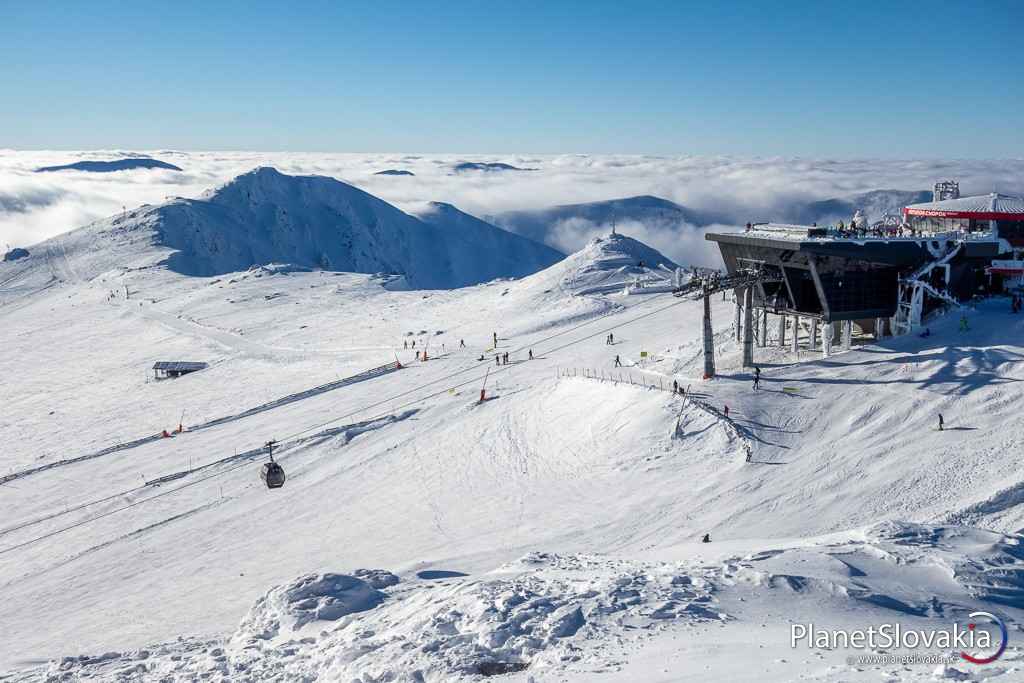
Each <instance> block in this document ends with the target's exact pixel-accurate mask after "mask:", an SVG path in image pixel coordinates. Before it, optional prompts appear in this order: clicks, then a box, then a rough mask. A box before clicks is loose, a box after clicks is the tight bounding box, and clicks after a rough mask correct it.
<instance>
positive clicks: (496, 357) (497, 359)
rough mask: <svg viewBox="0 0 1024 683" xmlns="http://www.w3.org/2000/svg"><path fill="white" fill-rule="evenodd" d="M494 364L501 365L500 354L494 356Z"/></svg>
mask: <svg viewBox="0 0 1024 683" xmlns="http://www.w3.org/2000/svg"><path fill="white" fill-rule="evenodd" d="M494 364H495V365H501V354H500V353H496V354H494Z"/></svg>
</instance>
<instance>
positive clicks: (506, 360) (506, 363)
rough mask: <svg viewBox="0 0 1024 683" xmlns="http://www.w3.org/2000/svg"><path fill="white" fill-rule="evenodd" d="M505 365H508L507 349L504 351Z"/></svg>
mask: <svg viewBox="0 0 1024 683" xmlns="http://www.w3.org/2000/svg"><path fill="white" fill-rule="evenodd" d="M505 365H508V351H506V352H505Z"/></svg>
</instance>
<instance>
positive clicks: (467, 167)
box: [452, 161, 537, 173]
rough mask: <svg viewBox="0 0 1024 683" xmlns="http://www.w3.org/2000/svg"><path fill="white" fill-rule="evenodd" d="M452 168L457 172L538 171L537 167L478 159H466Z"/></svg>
mask: <svg viewBox="0 0 1024 683" xmlns="http://www.w3.org/2000/svg"><path fill="white" fill-rule="evenodd" d="M452 170H453V171H455V172H456V173H465V172H467V171H484V172H488V173H493V172H496V171H536V170H537V169H535V168H519V167H518V166H513V165H512V164H503V163H500V162H476V161H464V162H462V163H461V164H455V165H454V166H452Z"/></svg>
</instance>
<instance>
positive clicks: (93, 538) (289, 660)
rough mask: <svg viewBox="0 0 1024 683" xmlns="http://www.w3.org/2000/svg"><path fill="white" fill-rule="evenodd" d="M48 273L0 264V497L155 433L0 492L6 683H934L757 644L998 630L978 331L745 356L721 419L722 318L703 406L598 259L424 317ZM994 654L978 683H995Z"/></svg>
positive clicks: (1017, 516)
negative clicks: (852, 628)
mask: <svg viewBox="0 0 1024 683" xmlns="http://www.w3.org/2000/svg"><path fill="white" fill-rule="evenodd" d="M61 244H62V242H61V240H60V239H59V238H58V239H57V240H56V241H55V242H54V243H52V244H50V245H49V246H48V247H47V257H46V258H45V259H44V260H42V261H40V262H38V263H36V264H34V265H33V266H32V267H31V268H28V269H26V268H25V264H23V263H22V262H15V263H12V264H4V265H3V266H0V268H2V269H0V281H2V282H4V284H3V287H2V289H0V304H2V305H0V319H2V323H0V341H2V343H3V348H4V349H5V351H6V353H4V354H2V355H0V371H2V372H3V374H4V376H5V377H8V378H16V380H15V381H14V386H16V390H15V391H13V392H11V393H10V395H9V396H8V397H6V401H5V410H4V415H3V418H2V421H0V437H2V438H3V442H4V444H5V452H4V458H3V461H2V463H0V466H2V468H3V471H2V472H0V474H4V475H11V474H16V473H18V472H23V471H26V470H31V469H34V468H39V467H40V466H42V465H46V464H47V463H52V462H56V461H60V460H65V459H68V458H73V457H76V456H79V455H82V454H87V453H96V452H100V451H102V450H103V449H105V448H108V447H110V446H112V445H114V444H118V443H123V442H125V441H127V440H130V439H134V438H139V437H144V436H146V435H153V434H158V433H159V432H161V431H162V430H164V429H167V430H171V429H173V428H174V427H176V426H177V425H178V423H179V422H181V423H182V424H183V425H184V427H185V431H184V433H182V434H179V435H175V436H173V437H172V438H161V439H153V440H151V441H147V442H145V443H141V444H139V445H138V446H136V447H134V448H131V449H127V450H123V451H112V452H109V453H106V454H104V455H102V456H100V457H95V458H91V459H88V460H86V461H82V462H77V463H72V464H69V465H66V466H61V467H54V468H50V469H44V470H40V471H37V472H35V473H33V474H31V475H30V476H24V477H18V478H14V479H11V480H9V481H8V482H7V483H5V484H3V485H2V487H0V488H2V494H3V497H4V498H3V499H4V511H5V513H6V514H5V515H4V519H3V521H2V526H0V599H2V600H3V603H4V605H5V610H4V612H3V617H2V622H0V623H2V625H3V628H4V632H5V633H8V634H13V635H12V636H9V637H8V638H6V639H4V640H3V641H0V668H2V669H3V670H7V671H9V672H10V673H9V677H10V679H11V680H45V679H46V678H47V677H48V676H52V677H58V676H66V677H69V678H72V679H73V677H75V676H80V677H83V678H86V677H94V678H99V679H109V680H115V679H119V678H120V679H126V680H168V679H169V680H195V679H199V678H212V679H213V680H268V679H275V680H317V679H319V680H359V681H363V682H364V683H366V682H368V681H377V680H419V681H448V680H460V679H461V680H477V679H480V678H482V677H487V676H489V675H492V674H501V675H502V676H505V678H503V680H510V681H524V682H525V681H528V680H531V679H532V680H534V681H537V682H539V681H549V680H552V681H553V680H588V681H589V680H598V681H629V680H645V681H659V680H660V681H678V680H708V679H712V680H714V679H720V680H750V681H755V680H756V681H763V680H769V681H772V680H774V681H790V680H796V679H799V678H801V677H804V678H806V679H809V680H872V681H876V680H880V679H881V680H932V679H933V676H947V677H953V678H955V677H957V676H959V675H960V673H958V672H964V675H972V676H974V675H975V674H977V673H978V671H981V669H977V668H975V669H970V668H969V667H970V666H971V665H968V664H966V663H961V664H960V665H957V666H954V667H953V668H947V669H942V670H941V671H939V672H938V673H936V671H935V668H936V667H923V666H911V667H900V666H889V665H869V666H857V665H850V664H847V663H846V656H847V655H848V654H849V653H848V652H845V651H823V650H813V649H808V650H793V649H791V648H790V647H789V625H790V623H791V622H792V621H794V620H799V619H813V620H815V621H818V622H822V621H824V622H827V623H830V624H832V625H837V624H841V625H859V626H866V625H868V624H872V623H881V622H884V621H886V620H889V621H891V620H893V619H900V620H901V621H902V620H907V622H908V623H916V624H921V625H929V624H930V625H931V626H932V627H934V626H935V625H936V624H939V623H942V624H944V623H947V622H948V620H949V619H952V618H961V617H963V616H964V615H965V614H966V613H967V612H969V611H971V610H974V609H979V608H982V609H990V610H998V611H999V612H1000V613H1002V614H1005V615H1007V616H1008V617H1009V618H1010V621H1011V623H1012V624H1017V623H1020V618H1021V616H1022V615H1021V613H1020V609H1021V605H1022V603H1021V598H1020V590H1021V585H1022V581H1021V576H1022V575H1021V573H1020V572H1021V569H1022V568H1024V564H1022V562H1021V560H1022V557H1021V551H1020V549H1019V544H1020V537H1019V536H1017V535H1016V534H1015V531H1016V530H1017V529H1020V528H1021V527H1022V526H1024V523H1022V521H1021V518H1022V512H1024V510H1022V509H1021V508H1020V506H1019V502H1020V501H1021V500H1024V498H1022V497H1021V494H1020V491H1022V490H1024V472H1022V462H1021V459H1022V457H1024V456H1022V450H1021V443H1020V439H1021V437H1020V433H1019V429H1015V428H1013V425H1018V424H1019V419H1018V418H1017V417H1016V415H1017V411H1018V406H1019V405H1020V400H1021V391H1022V389H1021V383H1020V382H1021V380H1022V379H1024V369H1022V365H1021V363H1020V360H1021V353H1022V348H1021V346H1020V344H1019V343H1017V342H1016V341H1015V340H1018V339H1021V338H1022V334H1021V333H1022V332H1024V322H1022V321H1021V319H1019V318H1017V317H1014V316H1012V315H1010V314H1009V313H1008V309H1009V307H1008V305H1005V302H1001V301H991V302H983V303H981V304H979V305H978V307H977V309H973V310H971V311H969V312H968V319H969V321H970V326H971V329H970V331H968V332H963V333H961V332H959V331H958V329H957V328H958V324H957V323H958V317H957V316H956V315H951V316H949V317H947V318H942V319H938V320H936V321H934V322H933V323H931V329H932V336H931V337H929V338H927V339H921V338H918V337H904V338H898V339H891V340H885V341H884V342H882V343H879V344H871V345H864V346H860V347H858V348H856V349H855V350H853V351H850V352H847V353H843V354H840V355H836V356H833V357H832V358H829V359H822V358H821V357H820V354H815V353H809V352H807V351H802V352H800V353H799V354H794V353H791V352H790V351H788V350H782V349H779V348H768V349H760V348H758V349H756V352H755V356H756V358H757V361H758V363H759V365H760V367H761V368H762V370H763V375H762V389H761V390H760V391H757V392H754V391H753V390H752V389H751V387H750V376H749V374H748V373H746V372H745V371H743V370H741V369H740V368H739V349H738V347H737V346H736V344H735V342H734V341H732V333H731V323H732V320H733V316H732V304H731V303H730V302H729V301H726V300H724V299H722V298H720V297H715V299H714V301H713V319H714V326H715V332H716V340H717V343H718V354H719V356H718V367H719V371H720V374H719V377H717V378H716V379H714V380H712V381H706V382H705V381H701V380H699V379H698V377H699V375H700V370H701V365H700V363H701V358H700V352H701V347H700V339H699V335H700V314H701V310H700V306H699V304H698V302H692V301H685V300H681V299H676V298H674V297H672V296H671V295H670V294H666V293H657V292H653V293H642V290H641V293H639V294H633V295H627V294H624V293H622V289H621V288H620V287H618V286H615V287H609V288H607V289H605V288H604V285H607V284H608V283H609V282H613V283H621V284H625V283H627V282H628V281H629V280H631V279H632V278H633V277H636V276H637V275H638V273H639V274H640V275H643V272H644V271H642V270H638V269H641V266H640V261H644V266H643V267H642V268H646V269H647V270H648V271H650V272H651V273H653V272H655V271H654V261H656V260H657V259H653V260H652V258H651V256H650V255H646V256H643V257H641V256H640V254H641V252H642V253H644V254H647V253H648V252H646V251H643V250H647V249H649V248H647V247H646V246H644V245H641V244H639V243H636V242H634V241H632V240H628V238H624V237H621V236H620V237H619V238H618V239H616V238H607V239H605V240H602V241H601V242H595V243H592V244H591V245H588V247H586V248H585V249H584V250H582V251H581V252H579V253H577V254H573V255H570V256H569V257H568V258H566V259H565V260H564V261H560V262H559V263H556V264H554V265H552V266H550V267H549V268H547V269H545V270H542V271H540V272H538V273H535V274H533V275H530V276H527V277H524V278H521V279H518V280H497V281H492V282H489V283H486V284H481V285H477V286H472V287H465V288H461V289H452V290H430V291H425V290H411V291H389V290H388V289H387V288H386V287H385V286H383V285H384V284H385V283H383V282H382V280H381V279H380V278H377V277H375V276H373V275H360V274H342V273H332V272H326V271H314V272H310V271H303V270H295V269H290V268H280V267H256V268H253V269H250V270H247V271H242V272H239V273H230V274H225V275H219V276H215V277H187V276H182V275H180V274H177V273H174V272H173V271H170V270H168V269H166V268H162V267H148V266H147V267H140V268H137V269H123V268H117V267H116V265H115V264H104V263H102V262H101V259H102V251H101V250H93V251H91V252H89V253H90V254H93V256H92V257H91V258H94V259H97V265H98V266H102V267H99V268H94V269H91V270H89V271H88V274H84V271H83V270H81V269H79V268H78V267H77V266H76V260H75V259H74V258H68V257H66V256H65V255H64V251H63V250H62V249H61ZM138 249H139V254H140V255H142V256H145V255H146V254H148V253H149V251H147V249H152V247H145V246H143V245H139V246H138ZM73 253H74V252H73ZM666 262H667V260H666ZM668 263H670V262H668ZM615 278H622V279H621V281H617V280H616V279H615ZM126 290H127V292H128V294H127V296H125V291H126ZM597 291H601V292H603V293H593V292H597ZM609 332H611V333H613V334H614V340H615V343H614V344H613V345H608V344H607V343H606V338H607V335H608V333H609ZM492 333H497V335H498V337H499V339H498V346H497V348H496V349H495V348H493V346H492ZM413 341H415V342H416V346H415V349H413V348H412V347H411V346H410V345H411V343H412V342H413ZM460 341H464V342H465V345H466V346H465V347H464V348H463V347H461V346H460ZM422 350H426V351H427V356H428V360H427V361H425V362H423V361H420V360H417V358H416V353H417V352H418V351H422ZM530 351H532V352H533V360H529V359H528V356H529V352H530ZM496 352H497V353H504V352H508V353H509V354H510V360H511V363H510V364H508V365H500V364H496V363H495V358H494V356H495V353H496ZM481 356H482V357H483V360H480V358H481ZM615 356H619V358H620V359H621V361H622V364H623V367H622V368H616V367H614V362H613V361H614V358H615ZM156 360H201V361H205V362H208V363H209V364H210V367H209V368H208V369H206V370H203V371H200V372H197V373H194V374H191V375H187V376H185V377H182V378H180V379H175V380H167V381H159V382H157V381H153V379H152V376H151V372H150V370H149V368H150V366H151V365H152V363H153V362H154V361H156ZM396 360H397V361H399V363H400V364H401V365H402V369H401V370H397V371H394V372H387V373H381V374H379V375H376V376H373V377H369V378H366V379H365V380H364V381H359V382H345V381H344V378H347V377H351V376H354V375H357V374H358V373H360V372H361V371H364V370H366V369H368V368H374V367H378V366H382V365H385V364H388V363H393V362H395V361H396ZM673 380H675V381H678V382H680V383H681V384H682V385H684V386H685V387H687V389H688V392H689V397H688V398H683V397H680V396H678V395H673V394H672V393H671V392H669V391H665V390H664V388H665V387H667V386H668V385H670V384H671V382H672V381H673ZM332 383H334V384H336V385H337V387H336V388H335V389H333V390H331V391H323V392H316V391H310V390H311V389H314V388H316V387H322V386H326V385H330V384H332ZM481 388H485V389H486V398H487V400H485V401H483V402H480V401H479V400H478V399H479V394H480V390H481ZM292 395H294V396H298V397H300V398H299V399H297V400H290V401H286V402H279V403H275V400H276V399H280V398H281V397H285V396H292ZM259 406H266V409H261V410H256V411H253V412H248V411H252V409H253V408H255V407H259ZM726 406H728V408H729V411H728V413H729V415H728V417H726V415H725V407H726ZM939 412H941V413H942V414H943V415H944V416H945V419H946V425H947V429H946V430H945V431H943V432H938V431H937V430H936V429H935V427H936V424H937V414H938V413H939ZM242 414H245V417H244V418H243V419H233V420H224V421H221V422H217V423H215V424H212V425H210V426H208V427H206V428H204V429H201V430H196V431H190V429H189V427H190V426H191V425H200V424H203V423H209V422H210V421H214V420H217V418H219V417H222V416H235V415H242ZM271 439H276V440H278V441H279V444H280V445H279V449H278V450H277V451H275V454H276V457H277V459H278V461H279V462H280V463H281V464H282V466H283V467H284V468H285V470H286V471H287V473H288V480H287V483H286V484H285V487H284V488H282V489H280V490H276V491H268V490H267V489H266V488H265V487H264V486H263V484H262V482H261V481H260V480H259V475H258V472H259V465H260V463H261V461H262V456H261V454H260V450H259V449H260V448H261V447H262V445H263V444H264V443H265V442H266V441H268V440H271ZM748 452H749V454H750V456H751V457H750V462H747V461H746V456H747V453H748ZM704 533H710V534H711V536H712V539H713V543H711V544H701V543H698V542H697V540H698V539H699V537H700V536H701V535H702V534H704ZM396 579H397V581H396ZM1014 628H1016V627H1015V626H1014ZM1017 633H1018V632H1017V631H1016V630H1015V631H1014V635H1012V636H1011V646H1010V648H1009V649H1008V651H1007V653H1006V655H1004V657H1003V659H1002V660H1000V661H999V662H997V663H996V664H993V665H989V666H987V667H984V671H985V672H986V673H985V675H986V676H988V677H989V679H991V680H1006V681H1011V680H1019V679H1020V676H1021V669H1020V663H1019V659H1020V657H1021V652H1020V650H1019V649H1018V647H1019V635H1017ZM1014 638H1016V639H1018V642H1014ZM79 655H82V657H79ZM64 657H67V658H68V659H62V658H64Z"/></svg>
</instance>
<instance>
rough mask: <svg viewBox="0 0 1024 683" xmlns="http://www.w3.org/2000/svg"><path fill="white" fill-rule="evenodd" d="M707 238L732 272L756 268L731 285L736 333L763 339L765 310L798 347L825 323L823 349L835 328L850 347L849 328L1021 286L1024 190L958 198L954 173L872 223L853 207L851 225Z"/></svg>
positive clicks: (814, 341)
mask: <svg viewBox="0 0 1024 683" xmlns="http://www.w3.org/2000/svg"><path fill="white" fill-rule="evenodd" d="M705 238H706V239H708V240H710V241H713V242H716V243H718V246H719V249H720V250H721V254H722V259H723V260H724V262H725V267H726V271H727V275H728V276H735V275H741V274H744V273H746V274H747V276H748V280H749V279H750V276H751V274H755V273H756V274H757V277H755V278H753V279H754V280H756V281H754V282H753V284H748V285H745V286H738V287H735V288H734V291H735V292H736V302H737V310H736V333H737V338H738V339H743V337H744V336H745V335H744V334H743V332H742V330H743V328H745V327H750V328H751V329H750V330H749V332H750V334H751V336H752V337H753V338H754V339H755V340H756V341H757V343H758V345H759V346H765V345H766V344H767V336H768V316H769V315H774V316H777V317H778V324H779V328H778V330H779V332H778V335H777V337H776V338H777V340H778V342H779V343H780V345H784V344H785V340H786V336H787V335H786V332H787V329H788V330H790V339H791V340H792V341H791V343H792V345H793V346H794V348H796V347H797V344H798V343H799V342H798V336H799V334H800V333H801V331H805V332H806V334H807V340H808V343H807V348H812V349H813V348H816V347H817V346H818V332H819V327H821V326H823V327H822V330H821V331H822V337H823V339H822V342H823V343H822V349H821V350H822V352H823V353H824V354H826V355H827V354H828V353H829V349H830V347H831V344H832V340H833V338H835V337H837V336H841V338H842V343H843V346H844V347H848V346H849V344H850V343H851V342H850V340H851V338H852V336H853V334H854V327H856V328H859V331H860V333H862V334H867V335H872V336H873V337H874V338H875V339H881V338H884V337H886V336H889V335H899V334H907V333H911V332H913V331H914V330H916V329H918V328H919V327H921V323H922V319H924V318H925V317H926V316H927V315H928V314H929V313H930V312H931V311H933V310H935V309H937V308H939V307H941V306H946V305H952V306H957V307H959V306H960V305H961V304H962V303H965V302H966V301H968V300H970V299H971V298H972V297H974V296H976V295H979V294H980V295H985V294H990V293H996V292H1002V291H1004V290H1005V291H1011V292H1020V291H1021V290H1022V287H1024V261H1022V260H1021V259H1022V258H1024V199H1021V198H1019V197H1011V196H1007V195H1002V194H995V193H994V194H989V195H981V196H975V197H960V189H959V185H958V183H956V182H951V181H946V182H940V183H936V185H935V188H934V192H933V201H931V202H927V203H923V204H912V205H910V206H907V207H905V208H904V209H903V211H902V214H901V215H887V216H885V217H883V219H882V220H880V221H877V222H875V223H874V224H870V225H869V224H868V222H867V220H866V219H864V218H863V216H862V215H861V214H860V212H858V213H857V215H855V216H854V217H853V218H852V220H851V221H850V224H849V225H848V226H847V225H844V224H843V223H839V224H838V225H832V226H827V227H819V226H817V225H810V226H807V225H785V224H775V223H762V224H748V225H747V228H746V230H745V231H743V232H736V233H709V234H707V235H705ZM744 309H748V312H749V315H747V313H745V312H744ZM741 317H742V318H748V319H749V320H750V323H749V325H744V324H743V323H742V322H741ZM749 362H752V360H751V359H748V358H747V354H746V353H745V354H744V365H748V363H749ZM712 372H713V370H712ZM706 374H707V373H706Z"/></svg>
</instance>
